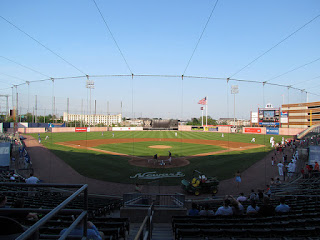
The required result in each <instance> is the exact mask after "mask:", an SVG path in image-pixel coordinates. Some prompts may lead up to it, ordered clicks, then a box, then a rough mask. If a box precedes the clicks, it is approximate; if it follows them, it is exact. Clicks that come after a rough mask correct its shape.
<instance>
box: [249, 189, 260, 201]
mask: <svg viewBox="0 0 320 240" xmlns="http://www.w3.org/2000/svg"><path fill="white" fill-rule="evenodd" d="M249 200H259V196H258V194H256V193H255V192H254V190H253V189H251V193H250V196H249Z"/></svg>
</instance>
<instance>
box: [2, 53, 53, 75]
mask: <svg viewBox="0 0 320 240" xmlns="http://www.w3.org/2000/svg"><path fill="white" fill-rule="evenodd" d="M0 57H2V58H4V59H6V60H7V61H9V62H13V63H15V64H17V65H19V66H20V67H23V68H26V69H28V70H30V71H32V72H35V73H38V74H41V75H42V76H46V77H49V78H50V76H48V75H46V74H44V73H41V72H39V71H37V70H34V69H32V68H30V67H27V66H25V65H22V64H20V63H18V62H16V61H13V60H11V59H9V58H6V57H4V56H0Z"/></svg>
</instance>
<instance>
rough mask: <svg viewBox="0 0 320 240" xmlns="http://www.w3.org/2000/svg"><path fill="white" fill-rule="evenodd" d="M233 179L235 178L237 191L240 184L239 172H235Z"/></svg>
mask: <svg viewBox="0 0 320 240" xmlns="http://www.w3.org/2000/svg"><path fill="white" fill-rule="evenodd" d="M235 177H236V183H237V189H238V190H239V187H240V183H241V174H240V171H239V170H238V171H237V172H236V174H235Z"/></svg>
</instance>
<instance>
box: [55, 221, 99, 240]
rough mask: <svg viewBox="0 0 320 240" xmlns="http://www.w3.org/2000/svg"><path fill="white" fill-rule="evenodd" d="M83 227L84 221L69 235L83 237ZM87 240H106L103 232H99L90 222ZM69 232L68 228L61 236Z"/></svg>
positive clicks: (62, 231) (63, 230) (88, 223)
mask: <svg viewBox="0 0 320 240" xmlns="http://www.w3.org/2000/svg"><path fill="white" fill-rule="evenodd" d="M83 225H84V219H82V221H81V222H80V223H79V224H78V225H77V226H76V227H75V228H74V229H73V230H72V231H71V232H70V233H69V235H72V236H83ZM87 227H88V228H87V239H90V240H102V239H104V234H103V232H99V230H98V229H97V227H96V226H95V225H94V224H93V223H92V222H90V221H88V222H87ZM65 231H67V228H65V229H62V230H61V232H60V236H61V235H62V234H64V232H65Z"/></svg>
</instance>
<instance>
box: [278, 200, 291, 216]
mask: <svg viewBox="0 0 320 240" xmlns="http://www.w3.org/2000/svg"><path fill="white" fill-rule="evenodd" d="M285 202H286V200H285V198H284V197H281V198H280V205H278V206H277V207H276V209H275V211H276V212H277V213H286V212H289V211H290V207H289V206H288V205H287V204H285Z"/></svg>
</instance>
